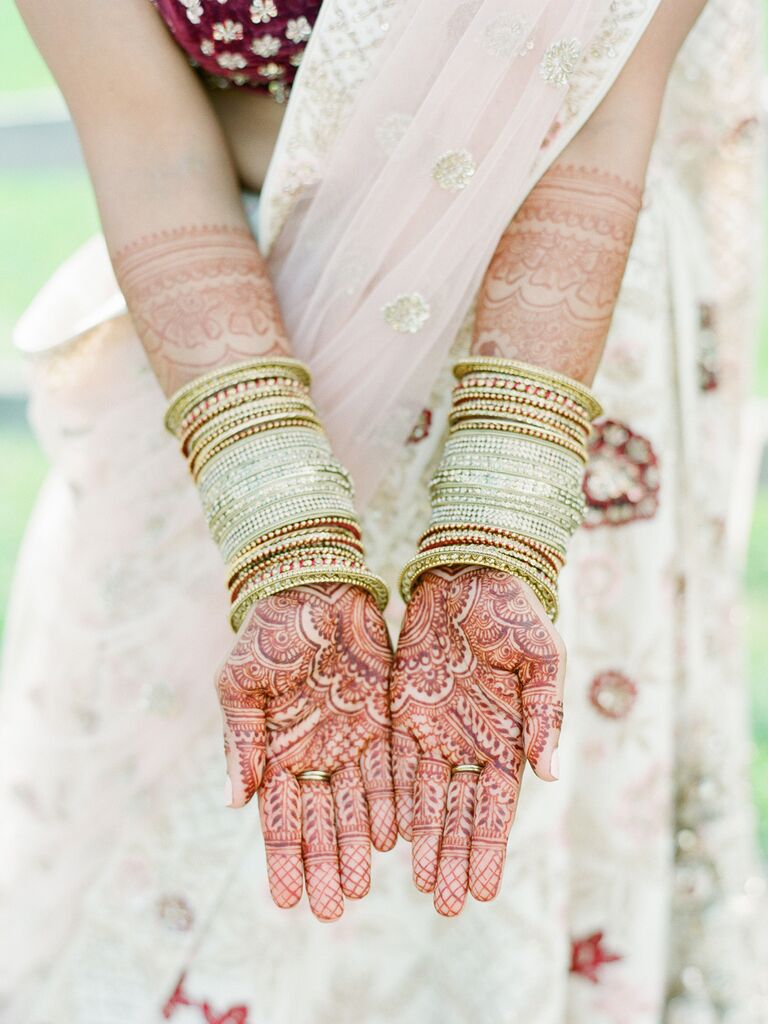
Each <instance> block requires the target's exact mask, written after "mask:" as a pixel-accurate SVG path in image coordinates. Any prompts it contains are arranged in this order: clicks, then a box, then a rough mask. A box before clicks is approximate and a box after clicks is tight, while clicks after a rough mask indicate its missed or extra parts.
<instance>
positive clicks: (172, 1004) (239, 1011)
mask: <svg viewBox="0 0 768 1024" xmlns="http://www.w3.org/2000/svg"><path fill="white" fill-rule="evenodd" d="M180 1006H188V1007H190V1008H191V1009H194V1010H199V1011H200V1014H201V1016H200V1020H201V1022H204V1024H248V1007H247V1006H232V1007H230V1008H229V1009H228V1010H225V1011H224V1012H223V1013H218V1012H217V1011H216V1010H214V1009H213V1008H212V1007H211V1005H210V1003H208V1002H207V1001H206V1002H202V1003H198V1002H196V1001H195V1000H193V999H191V998H190V997H189V996H188V995H187V993H186V992H185V991H184V975H182V976H181V978H180V979H179V984H178V985H177V986H176V991H175V992H174V993H173V995H172V996H171V998H170V999H169V1000H168V1002H167V1003H166V1004H165V1006H164V1007H163V1010H162V1014H163V1017H164V1018H165V1019H166V1020H170V1019H171V1017H172V1016H174V1015H175V1013H176V1010H177V1009H178V1008H179V1007H180Z"/></svg>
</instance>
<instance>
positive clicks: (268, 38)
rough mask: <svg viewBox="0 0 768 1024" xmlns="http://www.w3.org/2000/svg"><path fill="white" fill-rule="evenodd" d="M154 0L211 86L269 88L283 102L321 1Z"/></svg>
mask: <svg viewBox="0 0 768 1024" xmlns="http://www.w3.org/2000/svg"><path fill="white" fill-rule="evenodd" d="M152 2H153V4H154V6H155V8H156V10H157V11H158V13H159V15H160V17H162V18H163V20H164V21H165V23H166V25H167V26H168V28H169V29H170V31H171V33H172V34H173V35H174V36H175V38H176V42H177V43H178V45H179V46H180V47H181V48H182V49H183V50H184V51H185V53H186V54H187V58H188V59H189V61H190V63H191V64H192V66H193V67H194V68H195V69H196V70H197V71H198V72H199V74H200V75H201V76H202V77H203V78H204V79H205V81H206V82H207V83H208V84H209V85H213V86H216V87H217V88H220V89H227V88H231V87H232V86H244V87H246V88H249V89H259V90H266V91H269V92H270V93H271V95H272V96H273V98H274V99H275V100H277V102H280V103H282V102H284V101H285V100H286V99H287V97H288V95H289V92H290V88H291V85H292V84H293V80H294V78H295V77H296V71H297V68H298V67H299V65H300V64H301V59H302V57H303V54H304V50H305V48H306V45H307V40H308V39H309V38H310V37H311V35H312V30H313V26H314V23H315V21H316V19H317V16H318V14H319V11H320V7H321V2H322V0H278V2H275V0H152ZM223 14H226V15H228V17H222V15H223ZM190 23H191V24H192V25H194V26H196V27H195V28H192V27H191V26H190ZM275 83H277V84H275Z"/></svg>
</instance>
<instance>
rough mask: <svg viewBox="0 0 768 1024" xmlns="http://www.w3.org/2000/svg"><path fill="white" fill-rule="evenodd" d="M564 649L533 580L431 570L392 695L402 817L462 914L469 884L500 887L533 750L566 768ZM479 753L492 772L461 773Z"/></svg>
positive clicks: (417, 859)
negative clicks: (562, 752)
mask: <svg viewBox="0 0 768 1024" xmlns="http://www.w3.org/2000/svg"><path fill="white" fill-rule="evenodd" d="M564 671H565V652H564V649H563V645H562V641H561V640H560V638H559V637H558V635H557V633H556V632H555V631H554V629H553V627H552V625H551V623H550V621H549V619H548V617H547V615H546V613H545V611H544V609H543V608H542V607H541V605H540V604H539V602H538V600H537V599H536V597H535V595H534V594H533V592H532V591H531V589H530V588H529V587H528V586H527V585H526V584H525V583H523V582H521V581H520V580H518V579H517V578H516V577H514V576H511V575H509V574H508V573H504V572H497V571H493V570H489V569H478V568H475V567H472V566H467V567H460V568H440V569H435V570H433V571H432V572H428V573H425V574H424V576H423V577H422V578H421V580H420V581H419V583H418V584H417V585H416V588H415V590H414V595H413V598H412V600H411V602H410V604H409V605H408V609H407V612H406V616H405V621H404V623H403V630H402V633H401V634H400V642H399V645H398V649H397V654H396V655H395V670H394V676H393V681H392V691H391V703H392V720H393V726H394V733H393V744H392V746H393V754H394V778H395V794H396V800H397V819H398V827H399V829H400V833H401V835H403V837H404V838H406V839H411V838H412V839H413V851H412V856H413V877H414V883H415V885H416V887H417V888H418V889H420V890H422V891H423V892H432V891H434V893H435V896H434V901H435V907H436V909H437V910H438V912H439V913H441V914H445V915H447V916H452V915H455V914H458V913H459V911H460V910H461V908H462V906H463V905H464V900H465V897H466V893H467V889H469V891H470V892H472V894H473V896H474V897H475V898H476V899H478V900H489V899H492V898H493V897H494V896H495V895H496V893H497V892H498V889H499V885H500V883H501V875H502V871H503V867H504V858H505V855H506V846H507V838H508V836H509V830H510V828H511V827H512V821H513V818H514V813H515V804H516V802H517V795H518V791H519V789H520V779H521V776H522V771H523V765H524V762H525V760H526V759H527V760H528V761H529V763H530V764H531V767H532V768H533V769H534V771H535V772H536V774H537V775H539V776H540V777H541V778H543V779H547V780H551V779H553V778H555V774H554V773H553V771H552V755H553V753H554V751H555V748H556V747H557V743H558V738H559V733H560V726H561V724H562V699H561V696H562V682H563V675H564ZM459 764H474V765H478V766H479V767H481V768H482V774H480V775H477V774H471V773H467V774H464V773H459V774H455V775H451V767H455V766H456V765H459Z"/></svg>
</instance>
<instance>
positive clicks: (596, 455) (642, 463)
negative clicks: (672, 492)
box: [584, 420, 659, 528]
mask: <svg viewBox="0 0 768 1024" xmlns="http://www.w3.org/2000/svg"><path fill="white" fill-rule="evenodd" d="M584 496H585V497H586V499H587V514H586V520H585V526H586V527H587V528H590V527H591V528H594V527H598V526H623V525H624V524H626V523H631V522H633V521H634V520H636V519H651V518H652V517H653V516H654V515H655V514H656V511H657V509H658V507H659V469H658V460H657V458H656V454H655V452H654V451H653V448H652V446H651V442H650V441H649V440H648V439H647V438H645V437H642V436H641V435H640V434H635V433H634V432H633V431H632V430H630V429H629V427H627V426H626V425H625V424H624V423H619V422H617V421H616V420H604V421H603V422H601V423H597V424H595V426H594V430H593V433H592V437H591V438H590V441H589V464H588V465H587V470H586V473H585V475H584Z"/></svg>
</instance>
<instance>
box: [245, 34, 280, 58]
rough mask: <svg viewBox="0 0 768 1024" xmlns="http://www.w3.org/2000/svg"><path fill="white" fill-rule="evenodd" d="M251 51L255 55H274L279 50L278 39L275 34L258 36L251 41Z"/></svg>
mask: <svg viewBox="0 0 768 1024" xmlns="http://www.w3.org/2000/svg"><path fill="white" fill-rule="evenodd" d="M251 51H252V52H253V53H255V54H256V56H257V57H264V58H266V57H274V56H275V54H276V53H279V52H280V40H279V39H278V38H277V36H270V35H266V36H260V37H259V38H258V39H254V40H253V42H252V43H251Z"/></svg>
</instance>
